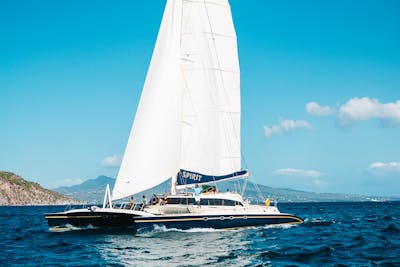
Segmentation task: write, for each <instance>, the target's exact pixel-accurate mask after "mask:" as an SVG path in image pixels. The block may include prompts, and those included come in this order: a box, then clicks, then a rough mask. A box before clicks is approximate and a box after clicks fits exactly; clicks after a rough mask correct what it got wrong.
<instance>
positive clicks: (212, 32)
mask: <svg viewBox="0 0 400 267" xmlns="http://www.w3.org/2000/svg"><path fill="white" fill-rule="evenodd" d="M203 3H204V7H205V10H206V14H207V20H208V23H209V26H210V31H211V35H212V40H213V44H214V50H215V55H216V57H217V62H218V69H221V61H220V59H219V56H218V51H217V45H216V43H215V34H214V31H213V28H212V25H211V20H210V15H209V12H208V8H207V2H206V0H203ZM226 7H227V6H226ZM232 23H233V22H232ZM219 74H220V78H221V81H222V87H223V92H224V93H225V98H226V99H228V94H227V91H226V88H225V80H224V77H223V75H222V72H221V71H219ZM239 93H240V91H239ZM227 106H228V107H229V101H227ZM229 117H230V119H231V123H232V127H233V132H234V136H235V138H236V142H237V144H239V149H240V137H238V136H237V134H236V128H235V123H234V120H233V117H232V114H229ZM239 120H240V118H239ZM223 125H224V127H225V124H223ZM224 133H225V135H227V130H226V129H225V131H224ZM226 137H227V136H226ZM225 140H228V138H225ZM226 145H227V147H228V150H229V154H230V155H231V156H233V153H232V150H231V147H230V144H226ZM231 166H232V169H234V168H235V163H234V161H233V159H232V160H231Z"/></svg>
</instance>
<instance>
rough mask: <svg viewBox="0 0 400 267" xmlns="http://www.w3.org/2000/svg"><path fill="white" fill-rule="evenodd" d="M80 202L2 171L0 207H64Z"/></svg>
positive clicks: (0, 172) (0, 173) (0, 178)
mask: <svg viewBox="0 0 400 267" xmlns="http://www.w3.org/2000/svg"><path fill="white" fill-rule="evenodd" d="M76 203H78V201H76V200H74V199H72V198H70V197H66V196H64V195H62V194H59V193H57V192H53V191H51V190H48V189H45V188H43V187H41V186H40V185H39V184H37V183H34V182H29V181H26V180H24V179H23V178H21V177H20V176H18V175H16V174H14V173H11V172H4V171H0V205H64V204H76Z"/></svg>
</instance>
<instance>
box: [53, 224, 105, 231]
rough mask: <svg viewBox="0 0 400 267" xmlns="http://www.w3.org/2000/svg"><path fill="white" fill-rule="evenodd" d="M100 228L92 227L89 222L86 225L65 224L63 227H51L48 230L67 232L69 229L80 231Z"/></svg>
mask: <svg viewBox="0 0 400 267" xmlns="http://www.w3.org/2000/svg"><path fill="white" fill-rule="evenodd" d="M97 229H100V228H99V227H94V226H93V225H91V224H89V225H87V226H80V227H77V226H73V225H71V224H66V225H65V226H64V227H62V228H61V227H53V228H50V232H69V231H82V230H97Z"/></svg>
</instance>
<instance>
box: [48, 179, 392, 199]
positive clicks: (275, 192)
mask: <svg viewBox="0 0 400 267" xmlns="http://www.w3.org/2000/svg"><path fill="white" fill-rule="evenodd" d="M114 183H115V179H113V178H111V177H107V176H99V177H97V178H96V179H91V180H87V181H85V182H83V183H82V184H80V185H75V186H70V187H59V188H56V189H54V190H55V191H57V192H59V193H62V194H65V195H67V196H70V197H72V198H75V199H78V200H81V201H85V202H89V203H102V202H103V198H104V192H105V188H106V185H107V184H109V185H110V188H111V189H112V188H113V186H114ZM170 185H171V182H170V181H166V182H164V183H162V184H160V185H158V186H156V187H154V188H152V189H149V190H146V191H144V192H142V193H139V194H137V195H136V196H135V198H136V199H140V198H141V195H142V194H143V195H146V196H147V199H149V197H150V196H151V195H152V194H163V193H165V192H169V190H170ZM241 187H242V183H240V184H238V183H236V182H232V181H230V182H221V183H218V190H219V191H221V192H225V191H227V190H228V189H229V190H231V191H240V190H235V188H236V189H238V188H241ZM258 188H259V190H260V192H261V196H260V194H259V193H258V192H257V190H256V188H255V186H254V185H253V184H252V183H248V184H247V187H246V192H245V198H248V199H249V200H250V201H252V202H257V201H263V198H265V197H269V198H271V199H272V200H277V201H279V202H335V201H388V200H399V198H390V197H371V196H363V195H356V194H340V193H315V192H306V191H300V190H294V189H289V188H274V187H269V186H265V185H258Z"/></svg>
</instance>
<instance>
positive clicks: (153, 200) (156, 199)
mask: <svg viewBox="0 0 400 267" xmlns="http://www.w3.org/2000/svg"><path fill="white" fill-rule="evenodd" d="M157 204H158V197H157V196H156V195H153V197H152V199H151V205H157Z"/></svg>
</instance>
